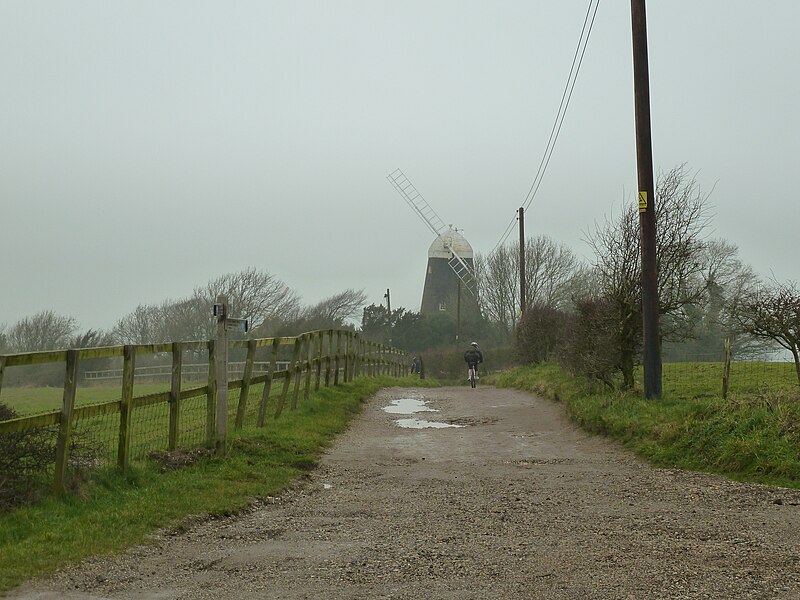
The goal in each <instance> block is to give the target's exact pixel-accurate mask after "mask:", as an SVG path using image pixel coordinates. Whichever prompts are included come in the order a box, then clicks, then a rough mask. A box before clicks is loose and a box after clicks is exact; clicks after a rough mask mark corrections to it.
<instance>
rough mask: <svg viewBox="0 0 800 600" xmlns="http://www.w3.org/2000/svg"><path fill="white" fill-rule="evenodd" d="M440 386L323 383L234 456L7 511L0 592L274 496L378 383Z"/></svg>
mask: <svg viewBox="0 0 800 600" xmlns="http://www.w3.org/2000/svg"><path fill="white" fill-rule="evenodd" d="M398 385H403V386H415V387H419V386H435V385H436V382H435V381H434V380H425V381H420V380H419V379H416V378H400V379H398V378H389V377H377V378H357V379H355V380H354V381H353V382H351V383H348V384H343V385H341V386H339V387H335V388H334V387H330V388H322V389H320V391H319V392H315V393H312V394H311V396H310V397H309V399H308V400H301V401H300V403H299V406H298V408H297V409H296V410H294V411H291V410H286V411H285V412H284V413H283V414H282V415H281V417H280V418H279V419H270V420H269V422H268V424H267V426H266V427H264V428H261V429H258V428H250V429H245V430H242V431H241V432H239V433H238V434H237V435H236V436H235V437H234V438H233V439H232V440H231V442H230V450H229V453H228V455H227V456H226V457H225V458H224V459H222V458H217V457H208V458H204V459H201V460H200V461H198V462H197V463H196V464H194V465H193V466H191V467H187V468H184V469H179V470H175V471H168V472H162V469H161V468H160V467H159V466H158V465H157V464H155V463H153V462H151V461H141V462H137V463H134V465H133V466H132V468H131V469H130V471H129V472H128V473H125V474H122V473H119V472H117V471H115V470H106V471H102V472H96V473H95V474H94V475H93V476H92V478H91V479H90V480H89V481H87V482H86V483H85V485H84V486H83V487H82V489H81V490H80V493H79V494H77V495H75V496H71V497H68V498H66V499H65V500H59V499H56V498H52V497H51V498H46V499H44V500H43V501H42V502H40V503H38V504H36V505H33V506H28V507H24V508H20V509H16V510H13V511H11V512H8V513H5V514H2V515H0V591H3V590H8V589H10V588H12V587H14V586H16V585H19V584H20V583H22V582H23V581H25V580H26V579H29V578H32V577H35V576H38V575H43V574H46V573H50V572H52V571H54V570H56V569H58V568H60V567H63V566H65V565H67V564H69V563H71V562H74V561H77V560H79V559H81V558H84V557H87V556H92V555H104V554H112V553H116V552H120V551H122V550H124V549H125V548H128V547H130V546H132V545H135V544H139V543H143V542H146V540H147V535H148V534H151V533H153V532H154V531H155V530H157V529H159V528H163V527H174V526H180V523H181V521H182V520H183V519H185V517H186V516H188V515H202V514H206V515H227V514H232V513H235V512H237V511H239V510H241V509H243V508H245V507H247V506H248V505H249V504H250V503H252V501H253V500H254V499H256V498H263V497H266V496H269V495H274V494H276V493H278V492H280V491H281V490H282V489H284V488H285V487H286V486H287V484H289V483H290V482H291V481H292V480H293V479H295V478H296V477H298V476H299V475H300V474H302V473H303V472H304V471H307V470H308V469H309V468H311V467H313V465H315V464H316V463H317V461H318V459H319V456H320V454H321V453H322V451H323V450H324V449H325V448H326V447H327V446H328V445H329V444H330V443H331V441H332V439H333V437H334V436H335V435H336V434H337V433H339V432H341V431H342V430H344V429H345V428H346V427H347V425H348V423H349V422H350V420H351V419H352V417H353V416H354V415H355V414H357V413H358V412H359V411H360V410H361V406H362V403H363V402H364V401H365V400H366V399H368V398H369V397H371V396H372V395H373V394H374V393H375V392H377V391H378V390H379V389H380V388H383V387H390V386H398Z"/></svg>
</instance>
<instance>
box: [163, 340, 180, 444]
mask: <svg viewBox="0 0 800 600" xmlns="http://www.w3.org/2000/svg"><path fill="white" fill-rule="evenodd" d="M182 370H183V344H181V343H180V342H173V343H172V385H171V386H170V391H169V444H168V446H167V447H168V448H169V449H170V450H175V448H177V447H178V431H179V424H180V415H181V371H182Z"/></svg>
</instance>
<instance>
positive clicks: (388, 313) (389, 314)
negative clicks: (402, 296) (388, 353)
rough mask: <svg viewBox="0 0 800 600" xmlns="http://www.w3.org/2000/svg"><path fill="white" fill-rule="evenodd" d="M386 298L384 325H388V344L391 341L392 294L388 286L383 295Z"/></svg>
mask: <svg viewBox="0 0 800 600" xmlns="http://www.w3.org/2000/svg"><path fill="white" fill-rule="evenodd" d="M383 297H384V298H386V325H387V326H388V327H389V344H391V343H392V295H391V294H390V293H389V288H386V293H385V294H384V295H383Z"/></svg>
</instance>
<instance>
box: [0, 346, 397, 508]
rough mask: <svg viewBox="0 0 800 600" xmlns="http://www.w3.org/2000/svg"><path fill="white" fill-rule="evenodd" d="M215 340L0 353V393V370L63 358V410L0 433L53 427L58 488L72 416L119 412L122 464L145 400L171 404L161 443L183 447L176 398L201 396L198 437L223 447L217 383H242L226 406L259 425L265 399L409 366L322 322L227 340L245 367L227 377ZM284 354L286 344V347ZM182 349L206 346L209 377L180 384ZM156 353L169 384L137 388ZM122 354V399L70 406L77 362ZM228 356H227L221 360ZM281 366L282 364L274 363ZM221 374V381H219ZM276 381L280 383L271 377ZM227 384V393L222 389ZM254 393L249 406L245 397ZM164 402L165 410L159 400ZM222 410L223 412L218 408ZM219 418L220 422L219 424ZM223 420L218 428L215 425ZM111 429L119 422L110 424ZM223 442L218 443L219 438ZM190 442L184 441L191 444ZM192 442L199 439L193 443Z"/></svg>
mask: <svg viewBox="0 0 800 600" xmlns="http://www.w3.org/2000/svg"><path fill="white" fill-rule="evenodd" d="M215 343H216V341H215V340H210V341H205V342H173V343H165V344H146V345H126V346H109V347H100V348H80V349H73V350H56V351H50V352H28V353H22V354H8V355H0V400H2V395H1V394H2V385H3V375H4V373H5V372H7V371H8V369H9V368H11V367H19V366H30V365H43V364H47V363H64V365H65V371H64V386H63V387H64V389H63V400H62V404H61V409H60V410H53V411H50V412H46V413H42V414H38V415H35V416H27V417H20V418H15V419H11V420H7V421H2V422H0V435H14V434H21V433H23V432H26V431H31V430H37V429H43V428H52V429H57V439H56V442H55V458H54V460H55V467H54V488H55V490H56V492H57V493H59V494H61V493H64V491H65V489H66V473H67V468H68V464H69V461H70V456H69V455H70V448H71V444H70V441H71V436H72V435H73V429H74V425H75V423H76V422H78V421H79V420H83V421H85V422H89V423H92V421H91V419H92V418H98V417H100V416H105V418H108V415H116V414H118V415H119V427H118V434H116V438H117V443H116V446H117V451H116V464H117V465H118V467H119V468H120V469H122V470H125V469H127V468H128V465H129V462H130V460H131V443H132V441H133V438H134V432H133V431H132V427H131V423H132V419H133V416H134V413H135V412H136V411H141V410H143V409H145V408H146V407H154V406H158V405H160V406H162V407H168V415H169V416H168V421H169V424H168V433H167V439H166V449H168V450H175V449H177V448H179V447H181V448H183V447H187V445H186V444H185V443H183V441H182V440H181V436H180V432H181V415H182V410H181V405H182V403H184V402H186V401H187V400H189V399H192V398H203V397H204V398H205V405H206V407H205V411H204V418H203V421H204V424H205V435H204V436H203V438H204V439H203V440H202V442H201V445H204V446H206V447H209V448H214V447H216V448H217V450H218V451H219V450H220V448H221V449H222V450H223V451H224V448H225V435H226V434H227V430H226V429H225V427H226V425H225V422H226V417H227V410H226V408H225V407H222V410H220V406H218V396H219V395H220V391H221V390H230V391H233V390H236V389H238V390H239V394H238V398H234V394H231V406H230V408H231V411H232V410H233V405H232V404H233V403H234V402H235V406H236V411H235V418H232V421H233V425H234V427H235V429H241V428H242V426H243V425H244V420H245V415H246V414H253V413H254V412H255V415H256V418H255V423H254V424H255V425H257V426H259V427H263V426H264V423H265V421H266V419H267V418H268V416H269V415H268V400H269V398H270V396H271V394H272V397H273V399H274V403H273V409H272V410H273V412H272V413H271V416H272V417H273V418H278V417H279V416H280V415H281V413H282V412H283V410H284V409H285V408H286V407H287V406H288V407H289V408H290V409H292V410H293V409H295V408H296V407H297V405H298V401H299V399H300V398H301V392H302V397H303V398H308V395H309V393H310V392H311V391H312V390H318V389H319V388H320V386H330V385H334V386H336V385H339V384H340V383H341V382H348V381H350V380H352V379H353V377H356V376H378V375H394V376H401V375H406V374H407V373H408V366H407V365H406V362H407V361H406V358H405V353H404V352H402V351H400V350H398V349H396V348H392V347H390V346H386V345H383V344H378V343H375V342H371V341H368V340H365V339H363V338H362V337H361V336H360V335H359V334H357V333H356V332H353V331H348V330H321V331H312V332H308V333H304V334H302V335H299V336H296V337H276V338H262V339H251V340H234V341H229V342H227V349H228V351H234V352H238V353H240V354H244V353H245V352H246V359H245V360H244V370H243V372H242V371H241V370H238V369H237V371H236V372H235V373H236V374H237V375H238V374H241V377H240V378H238V379H233V380H229V379H228V376H229V374H228V373H227V371H220V370H219V368H218V367H219V365H217V364H216V360H215V356H219V352H215V348H214V346H215ZM283 347H291V359H290V360H289V361H288V362H287V361H279V360H278V357H279V353H280V351H281V349H282V348H283ZM259 348H261V349H263V350H262V353H263V352H265V351H266V352H268V353H269V361H268V367H267V369H266V371H265V372H261V373H259V374H255V373H254V368H253V365H254V362H255V358H256V353H257V351H258V349H259ZM283 350H284V354H286V350H288V348H283ZM186 351H195V352H207V353H208V357H209V359H208V381H207V384H206V385H202V386H195V387H191V388H188V389H184V383H185V382H184V381H183V377H182V366H183V365H182V363H183V355H184V353H185V352H186ZM148 355H159V356H161V357H163V358H164V359H165V360H168V358H167V357H168V356H171V359H172V372H171V374H172V376H171V386H170V389H169V390H168V391H164V392H160V393H154V394H148V395H142V396H134V370H135V366H136V364H135V363H136V360H137V358H141V357H145V356H148ZM115 358H116V359H119V358H122V361H123V362H122V382H121V389H120V396H119V400H114V401H111V402H103V403H99V404H93V405H88V406H78V407H76V406H75V398H76V390H77V387H78V365H79V364H80V362H81V361H84V360H89V359H115ZM225 362H226V363H227V361H225ZM226 366H227V365H226ZM280 366H284V368H283V369H277V368H275V367H280ZM221 380H222V381H221ZM278 381H280V382H281V383H282V387H281V388H280V389H279V390H278V389H275V388H274V384H275V383H276V382H278ZM261 384H263V388H262V389H261V391H260V394H259V396H258V398H254V399H252V400H251V398H250V396H251V394H250V390H251V389H253V387H254V386H259V385H261ZM227 395H228V394H227V392H225V393H224V396H226V397H227ZM250 401H253V402H255V401H257V402H258V408H257V411H253V408H254V407H250V410H248V402H250ZM162 410H166V409H165V408H162ZM221 414H222V415H225V416H224V417H223V418H222V420H221V419H220V415H221ZM220 426H221V427H220ZM220 428H221V431H220ZM115 429H116V428H115ZM220 442H221V443H220ZM191 445H192V444H191V443H190V444H189V445H188V447H191ZM194 445H197V444H194Z"/></svg>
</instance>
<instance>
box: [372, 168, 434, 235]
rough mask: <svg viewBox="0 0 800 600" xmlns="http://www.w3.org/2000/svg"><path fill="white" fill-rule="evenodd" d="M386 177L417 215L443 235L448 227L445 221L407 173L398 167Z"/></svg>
mask: <svg viewBox="0 0 800 600" xmlns="http://www.w3.org/2000/svg"><path fill="white" fill-rule="evenodd" d="M386 179H388V180H389V181H390V182H391V184H392V185H393V186H394V189H396V190H397V193H398V194H400V195H401V196H402V197H403V199H404V200H405V201H406V202H407V203H408V205H409V206H410V207H411V208H412V209H414V212H415V213H417V216H418V217H419V218H420V219H422V222H423V223H425V225H427V226H428V229H430V230H431V231H432V232H433V234H434V235H442V233H443V232H444V231H446V229H447V228H446V227H445V224H444V221H442V220H441V219H440V218H439V215H437V214H436V211H435V210H433V208H432V207H431V205H430V204H428V202H427V200H425V198H423V197H422V194H420V193H419V192H418V191H417V188H415V187H414V184H413V183H411V182H410V181H409V180H408V177H406V176H405V173H403V172H402V171H401V170H400V169H396V170H395V171H393V172H391V173H389V175H387V176H386Z"/></svg>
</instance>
